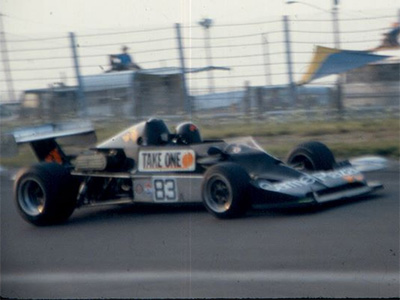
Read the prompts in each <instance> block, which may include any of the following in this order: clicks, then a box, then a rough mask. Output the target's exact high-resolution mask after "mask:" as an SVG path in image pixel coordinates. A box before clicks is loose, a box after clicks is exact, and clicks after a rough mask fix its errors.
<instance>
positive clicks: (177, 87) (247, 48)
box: [0, 11, 399, 120]
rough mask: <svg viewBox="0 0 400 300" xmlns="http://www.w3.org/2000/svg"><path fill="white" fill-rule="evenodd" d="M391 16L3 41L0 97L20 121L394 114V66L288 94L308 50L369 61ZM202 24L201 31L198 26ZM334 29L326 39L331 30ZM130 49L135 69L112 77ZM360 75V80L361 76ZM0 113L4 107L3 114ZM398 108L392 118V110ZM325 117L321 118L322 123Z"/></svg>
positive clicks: (212, 24) (393, 63) (284, 20)
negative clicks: (359, 55)
mask: <svg viewBox="0 0 400 300" xmlns="http://www.w3.org/2000/svg"><path fill="white" fill-rule="evenodd" d="M397 19H398V15H397V12H396V11H393V12H389V13H387V12H386V13H384V14H381V15H377V14H375V15H374V16H368V17H366V16H365V14H364V15H363V16H362V17H359V16H355V15H348V14H345V13H343V14H341V15H340V16H339V17H338V18H337V19H336V20H335V19H332V16H331V15H330V14H326V15H325V14H321V15H318V16H316V15H311V16H296V17H295V18H293V17H292V18H289V17H282V18H271V19H269V20H266V21H265V22H256V23H241V24H218V22H217V20H215V21H214V22H211V20H203V22H199V24H195V25H190V26H181V25H177V24H174V25H171V27H169V28H153V29H139V30H127V31H107V32H97V33H79V32H78V33H74V34H72V33H68V34H65V36H42V37H26V36H15V35H13V34H12V33H8V32H2V39H1V42H2V58H3V66H4V70H3V72H1V73H2V75H1V76H2V77H1V78H0V81H1V83H2V84H1V89H0V97H1V102H2V103H3V104H4V103H18V107H19V108H18V115H19V116H22V117H25V118H26V117H31V118H42V119H46V120H47V119H49V120H51V119H58V118H60V117H67V118H70V117H76V116H78V117H82V116H89V117H93V118H105V117H121V118H122V117H123V118H146V117H148V116H155V115H156V116H188V115H189V116H191V115H193V114H197V115H204V116H208V115H221V116H222V115H223V116H229V115H230V116H238V115H239V116H240V115H246V116H257V117H258V118H265V117H271V116H274V115H281V114H290V112H299V111H304V112H308V113H307V115H308V116H309V117H310V116H312V115H317V114H314V113H310V112H320V111H327V112H331V111H332V110H337V108H338V105H337V101H338V99H339V96H341V97H342V98H341V101H343V110H344V111H354V110H356V111H357V112H360V111H370V112H371V111H374V110H379V109H382V110H387V109H388V108H389V109H392V110H393V109H398V100H399V61H389V62H390V63H384V64H383V63H382V64H375V65H370V66H366V67H364V68H363V69H362V70H360V69H356V70H353V71H350V72H348V73H346V75H345V78H343V80H344V81H343V85H338V84H337V76H329V77H326V78H324V79H320V80H317V81H315V82H311V83H309V84H306V85H302V86H297V85H296V82H298V81H299V80H300V78H301V77H302V76H303V75H304V74H305V73H306V72H307V66H308V64H309V63H310V60H311V57H312V53H313V51H314V48H315V46H317V45H320V46H325V47H335V46H337V44H338V39H339V41H340V46H341V48H342V49H350V50H362V51H368V50H371V49H374V48H375V47H377V46H378V45H379V44H380V43H381V40H382V39H383V37H384V34H385V33H386V32H388V31H389V30H390V29H391V24H392V23H393V22H396V21H397ZM207 21H208V22H209V23H208V24H207ZM334 21H337V24H338V25H339V26H338V27H336V29H334V30H332V28H333V27H332V24H333V22H334ZM123 45H124V46H127V47H128V48H129V53H130V54H131V56H132V58H133V61H134V62H135V63H136V64H137V65H138V66H139V67H140V69H138V68H137V66H136V68H135V69H132V70H122V71H121V70H117V69H115V68H113V66H114V67H115V63H114V62H113V57H115V55H116V54H119V53H120V51H121V49H120V48H121V47H122V46H123ZM361 75H363V76H361ZM2 107H4V105H2ZM396 107H397V108H396ZM325 115H326V113H325Z"/></svg>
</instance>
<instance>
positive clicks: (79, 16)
mask: <svg viewBox="0 0 400 300" xmlns="http://www.w3.org/2000/svg"><path fill="white" fill-rule="evenodd" d="M297 2H301V3H297V4H291V5H288V4H287V3H286V1H285V0H0V11H1V13H2V14H3V15H5V17H4V18H3V22H4V27H5V31H6V32H13V33H15V34H18V33H20V34H33V35H35V34H38V33H58V32H70V31H76V32H79V31H97V30H104V29H113V30H114V29H116V28H151V27H159V26H165V25H170V24H173V23H183V24H192V23H196V22H197V21H198V20H200V19H202V18H205V17H207V18H211V19H214V20H217V22H218V23H220V24H226V23H238V22H239V23H240V22H246V21H261V20H263V19H264V18H265V17H266V16H282V15H284V14H288V15H296V14H308V13H310V14H313V13H314V14H315V13H316V12H318V10H321V9H325V10H329V9H331V7H332V4H333V0H302V1H297ZM313 6H314V7H313ZM339 6H340V9H341V10H342V11H354V12H357V11H365V10H370V11H373V10H380V9H387V8H396V7H397V8H399V7H400V0H379V1H377V0H341V1H340V4H339ZM317 7H318V8H317Z"/></svg>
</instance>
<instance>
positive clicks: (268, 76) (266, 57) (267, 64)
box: [261, 33, 272, 86]
mask: <svg viewBox="0 0 400 300" xmlns="http://www.w3.org/2000/svg"><path fill="white" fill-rule="evenodd" d="M261 41H262V44H263V52H264V66H265V68H264V70H265V85H266V86H269V85H271V84H272V78H271V65H270V59H269V44H268V34H267V33H263V34H262V35H261Z"/></svg>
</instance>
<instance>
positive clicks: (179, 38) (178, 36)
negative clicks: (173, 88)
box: [175, 23, 192, 115]
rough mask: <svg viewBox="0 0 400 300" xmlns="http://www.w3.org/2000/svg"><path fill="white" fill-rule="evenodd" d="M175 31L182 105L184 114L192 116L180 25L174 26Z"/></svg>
mask: <svg viewBox="0 0 400 300" xmlns="http://www.w3.org/2000/svg"><path fill="white" fill-rule="evenodd" d="M175 29H176V39H177V42H178V51H179V60H180V62H181V77H182V80H181V85H182V92H183V102H184V103H183V105H184V109H185V112H186V113H188V114H190V115H192V105H191V103H190V99H189V94H188V89H187V84H186V67H185V56H184V52H183V43H182V33H181V24H179V23H176V24H175Z"/></svg>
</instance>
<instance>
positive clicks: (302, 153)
mask: <svg viewBox="0 0 400 300" xmlns="http://www.w3.org/2000/svg"><path fill="white" fill-rule="evenodd" d="M287 163H288V164H289V165H291V166H293V167H294V168H296V169H299V170H304V171H327V170H332V169H333V167H334V165H335V163H336V162H335V157H334V155H333V153H332V151H331V150H330V149H329V148H328V147H327V146H326V145H325V144H323V143H320V142H315V141H312V142H306V143H303V144H300V145H298V146H297V147H296V148H294V149H293V150H292V151H291V152H290V153H289V155H288V158H287Z"/></svg>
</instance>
